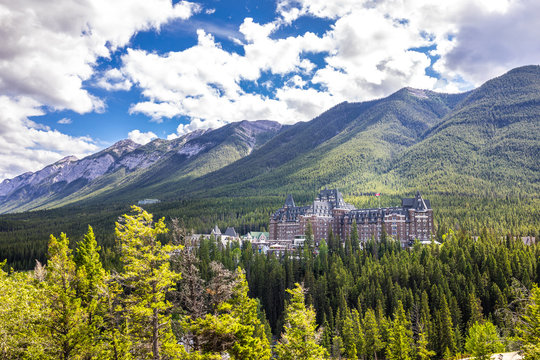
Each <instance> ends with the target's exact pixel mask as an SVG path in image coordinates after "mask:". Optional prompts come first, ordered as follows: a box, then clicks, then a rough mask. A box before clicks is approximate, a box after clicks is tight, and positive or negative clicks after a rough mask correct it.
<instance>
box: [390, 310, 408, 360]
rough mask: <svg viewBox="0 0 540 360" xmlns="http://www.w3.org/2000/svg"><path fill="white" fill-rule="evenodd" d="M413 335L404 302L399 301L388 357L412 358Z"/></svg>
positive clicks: (392, 326) (405, 359) (398, 358)
mask: <svg viewBox="0 0 540 360" xmlns="http://www.w3.org/2000/svg"><path fill="white" fill-rule="evenodd" d="M412 335H413V334H412V330H411V322H410V321H409V320H408V319H407V315H406V314H405V310H404V309H403V304H402V303H401V301H398V306H397V309H396V312H395V313H394V321H393V322H392V324H391V328H390V330H389V339H388V344H387V346H386V358H387V359H389V360H412V359H413V351H414V347H413V337H412Z"/></svg>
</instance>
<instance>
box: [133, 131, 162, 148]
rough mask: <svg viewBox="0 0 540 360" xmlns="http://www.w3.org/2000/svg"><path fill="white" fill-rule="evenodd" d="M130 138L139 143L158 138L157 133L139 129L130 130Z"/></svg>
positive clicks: (146, 142)
mask: <svg viewBox="0 0 540 360" xmlns="http://www.w3.org/2000/svg"><path fill="white" fill-rule="evenodd" d="M128 139H131V140H133V141H135V142H136V143H137V144H141V145H144V144H148V143H149V142H150V141H152V140H154V139H157V135H156V134H154V133H153V132H151V131H148V132H141V131H140V130H138V129H135V130H133V131H130V132H129V133H128Z"/></svg>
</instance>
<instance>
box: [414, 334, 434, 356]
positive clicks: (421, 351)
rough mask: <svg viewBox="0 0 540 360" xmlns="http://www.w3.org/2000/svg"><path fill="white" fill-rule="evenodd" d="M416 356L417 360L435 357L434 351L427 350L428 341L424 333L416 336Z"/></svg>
mask: <svg viewBox="0 0 540 360" xmlns="http://www.w3.org/2000/svg"><path fill="white" fill-rule="evenodd" d="M416 354H417V355H418V358H419V360H429V359H431V358H432V357H433V356H435V355H436V353H435V351H432V350H429V349H428V340H427V337H426V333H425V332H423V331H422V332H420V333H419V334H418V344H417V346H416Z"/></svg>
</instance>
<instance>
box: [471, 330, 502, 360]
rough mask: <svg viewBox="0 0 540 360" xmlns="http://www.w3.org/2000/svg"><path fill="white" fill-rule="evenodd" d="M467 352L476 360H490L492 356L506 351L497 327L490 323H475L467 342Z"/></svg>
mask: <svg viewBox="0 0 540 360" xmlns="http://www.w3.org/2000/svg"><path fill="white" fill-rule="evenodd" d="M465 350H466V351H467V352H468V353H470V354H471V356H472V357H474V359H476V360H489V359H491V354H493V353H496V352H501V351H503V350H504V345H503V344H502V343H501V341H500V339H499V335H498V334H497V327H496V326H495V325H493V323H491V322H490V321H485V322H483V323H479V322H475V323H474V324H473V325H472V326H471V327H470V328H469V332H468V335H467V339H466V341H465Z"/></svg>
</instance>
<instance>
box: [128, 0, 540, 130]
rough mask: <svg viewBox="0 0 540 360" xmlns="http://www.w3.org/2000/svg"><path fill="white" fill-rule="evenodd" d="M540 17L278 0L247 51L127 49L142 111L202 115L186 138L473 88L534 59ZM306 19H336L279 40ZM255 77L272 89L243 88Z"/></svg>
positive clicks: (512, 11) (509, 10) (504, 5)
mask: <svg viewBox="0 0 540 360" xmlns="http://www.w3.org/2000/svg"><path fill="white" fill-rule="evenodd" d="M538 15H540V4H537V2H535V1H534V0H473V1H471V0H454V1H452V2H446V1H441V2H433V1H431V0H385V1H371V0H363V1H358V0H335V1H330V2H329V1H326V0H280V1H278V4H277V18H276V20H275V21H273V22H269V23H266V24H260V23H257V22H256V21H254V20H253V19H251V18H246V19H245V20H244V22H243V23H242V24H241V25H240V27H239V32H240V33H241V34H242V40H239V39H236V41H235V43H236V44H237V45H240V46H242V47H243V52H242V53H236V52H231V51H226V50H224V49H223V48H222V47H221V45H220V43H218V42H216V40H215V39H214V38H213V36H212V35H211V34H209V33H207V32H205V31H203V30H199V31H198V43H197V45H195V46H193V47H191V48H188V49H186V50H183V51H178V52H170V53H168V54H164V55H158V54H155V53H149V52H145V51H140V50H132V51H129V52H128V54H127V55H126V56H124V57H123V58H122V63H123V67H122V73H123V74H124V75H125V77H126V79H128V80H129V81H131V82H132V83H133V84H135V85H136V86H137V87H139V88H140V89H141V91H142V94H143V96H144V97H145V98H146V99H145V100H144V101H141V102H139V103H136V104H133V105H132V107H131V110H130V111H131V112H132V113H143V114H146V115H148V116H150V117H151V118H152V119H153V120H154V121H161V119H162V118H173V117H175V116H183V117H188V118H191V119H192V120H191V123H189V124H181V125H179V128H178V130H177V134H182V133H185V132H187V131H192V130H195V129H199V128H209V127H213V126H216V125H218V124H222V123H228V122H231V121H238V120H242V119H262V118H266V119H274V120H278V121H281V122H283V123H294V122H296V121H301V120H309V119H310V118H312V117H313V116H315V115H317V114H318V113H320V112H321V111H323V110H324V109H326V108H328V107H330V106H332V105H335V104H336V103H338V102H341V101H344V100H348V101H364V100H369V99H373V98H377V97H382V96H387V95H389V94H390V93H392V92H394V91H397V90H399V89H400V88H402V87H405V86H411V87H416V88H424V89H432V90H439V91H447V92H457V91H464V90H469V89H471V88H472V87H475V86H478V85H480V84H481V83H482V82H483V81H485V80H487V79H489V78H491V77H493V76H496V75H500V74H502V73H503V72H505V71H507V70H509V69H510V68H512V67H515V66H519V65H524V64H527V63H535V62H537V61H538V60H537V59H538V58H540V46H538V42H537V41H536V37H537V34H538V31H537V30H536V26H537V25H536V21H535V19H536V18H537V17H538ZM302 16H311V17H319V18H325V19H329V20H330V21H331V26H330V29H329V30H328V31H326V32H325V33H324V34H320V35H316V34H314V33H311V32H306V33H303V34H298V35H295V36H287V37H284V38H280V37H279V36H276V31H277V30H279V29H280V27H282V26H290V25H293V26H294V24H293V23H294V21H296V20H297V19H298V18H300V17H302ZM426 49H430V50H429V51H428V50H426ZM312 54H317V55H318V56H320V57H322V58H323V60H324V62H323V64H322V65H321V64H320V63H319V64H318V65H316V64H315V63H314V62H313V61H312V60H311V58H310V55H312ZM524 54H526V55H524ZM427 69H431V71H430V72H426V70H427ZM265 74H270V75H272V76H274V78H273V79H272V78H263V77H264V76H265ZM434 74H436V75H434ZM276 77H277V78H276ZM280 78H281V80H279V79H280ZM261 79H264V80H261ZM246 82H247V83H251V84H254V85H255V86H261V87H263V88H265V90H266V91H258V90H255V91H253V90H251V91H247V90H244V89H245V87H244V86H243V85H242V84H245V83H246ZM261 93H262V94H265V95H261ZM177 134H173V135H171V136H176V135H177Z"/></svg>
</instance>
